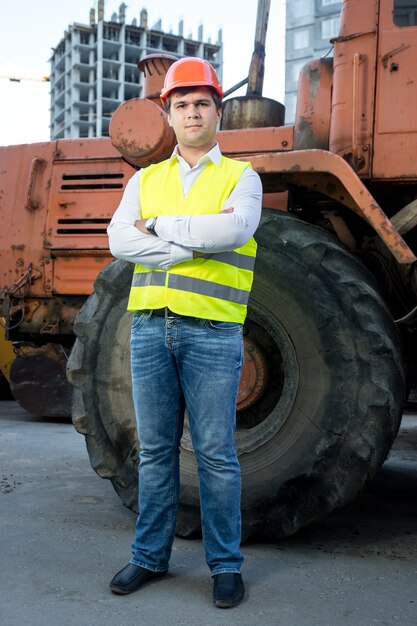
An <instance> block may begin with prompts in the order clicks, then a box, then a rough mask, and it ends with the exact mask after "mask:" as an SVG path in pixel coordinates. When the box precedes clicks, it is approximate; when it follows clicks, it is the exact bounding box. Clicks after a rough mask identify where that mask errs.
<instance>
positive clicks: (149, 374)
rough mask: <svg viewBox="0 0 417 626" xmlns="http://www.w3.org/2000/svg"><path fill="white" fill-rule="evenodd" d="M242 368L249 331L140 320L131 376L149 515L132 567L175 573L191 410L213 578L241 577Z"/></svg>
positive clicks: (143, 507) (143, 514)
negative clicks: (238, 439)
mask: <svg viewBox="0 0 417 626" xmlns="http://www.w3.org/2000/svg"><path fill="white" fill-rule="evenodd" d="M242 359H243V341H242V326H241V325H240V324H235V323H230V322H210V321H207V320H200V319H194V318H163V317H157V316H154V315H153V314H152V313H141V312H139V313H136V314H135V315H134V317H133V322H132V334H131V366H132V391H133V400H134V405H135V412H136V418H137V426H138V436H139V441H140V453H139V460H140V462H139V511H140V513H139V516H138V520H137V524H136V536H135V539H134V541H133V543H132V553H133V557H132V559H131V561H130V562H131V563H134V564H135V565H140V566H142V567H145V568H147V569H150V570H152V571H165V570H167V569H168V563H169V558H170V556H171V548H172V543H173V540H174V534H175V523H176V516H177V510H178V503H179V448H180V440H181V436H182V431H183V421H184V410H185V408H186V409H187V413H188V419H189V423H190V433H191V440H192V444H193V448H194V451H195V455H196V460H197V467H198V478H199V486H200V510H201V521H202V531H203V542H204V548H205V554H206V561H207V564H208V566H209V568H210V570H211V573H212V575H216V574H221V573H223V572H239V571H240V568H241V565H242V563H243V557H242V555H241V552H240V535H241V514H240V490H241V486H240V466H239V462H238V459H237V453H236V449H235V444H234V437H233V433H234V430H235V426H236V398H237V391H238V385H239V378H240V371H241V366H242Z"/></svg>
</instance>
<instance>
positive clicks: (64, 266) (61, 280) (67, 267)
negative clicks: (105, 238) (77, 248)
mask: <svg viewBox="0 0 417 626" xmlns="http://www.w3.org/2000/svg"><path fill="white" fill-rule="evenodd" d="M93 252H94V251H93V250H89V251H88V254H86V255H83V256H79V255H78V254H77V253H75V254H74V255H70V256H58V257H57V258H55V259H54V264H53V268H54V275H53V291H54V293H55V294H62V295H67V294H70V295H89V294H90V293H92V291H93V283H94V281H95V279H96V278H97V276H98V274H99V273H100V272H101V270H102V269H103V268H104V267H105V266H106V265H108V263H110V261H112V260H113V257H112V256H111V255H110V252H107V253H104V254H100V255H97V256H94V255H93Z"/></svg>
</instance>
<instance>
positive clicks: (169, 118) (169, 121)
mask: <svg viewBox="0 0 417 626" xmlns="http://www.w3.org/2000/svg"><path fill="white" fill-rule="evenodd" d="M167 116H168V124H169V125H170V126H171V128H172V122H171V115H170V114H169V113H167Z"/></svg>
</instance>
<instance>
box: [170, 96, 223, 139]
mask: <svg viewBox="0 0 417 626" xmlns="http://www.w3.org/2000/svg"><path fill="white" fill-rule="evenodd" d="M220 118H221V111H218V110H217V109H216V105H215V104H214V100H213V98H212V95H211V92H210V89H209V88H208V87H196V88H195V89H193V90H192V91H189V92H188V93H186V94H182V93H180V92H175V91H173V92H172V94H171V108H170V111H169V114H168V122H169V124H170V126H172V128H173V129H174V132H175V135H176V137H177V141H178V145H179V148H180V149H181V147H182V146H183V147H188V148H200V149H206V148H207V150H210V148H212V147H213V145H214V143H215V134H216V126H217V123H218V122H219V121H220Z"/></svg>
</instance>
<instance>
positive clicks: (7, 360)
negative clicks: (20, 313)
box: [0, 317, 16, 382]
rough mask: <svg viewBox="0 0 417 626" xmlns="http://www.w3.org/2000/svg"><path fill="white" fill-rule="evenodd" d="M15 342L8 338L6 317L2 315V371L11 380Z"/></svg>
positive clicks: (0, 343)
mask: <svg viewBox="0 0 417 626" xmlns="http://www.w3.org/2000/svg"><path fill="white" fill-rule="evenodd" d="M15 356H16V355H15V353H14V350H13V344H12V342H11V341H7V339H6V328H5V319H4V318H3V317H0V371H1V372H2V373H3V375H4V376H5V378H7V380H8V381H9V382H10V368H11V366H12V362H13V361H14V359H15Z"/></svg>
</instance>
